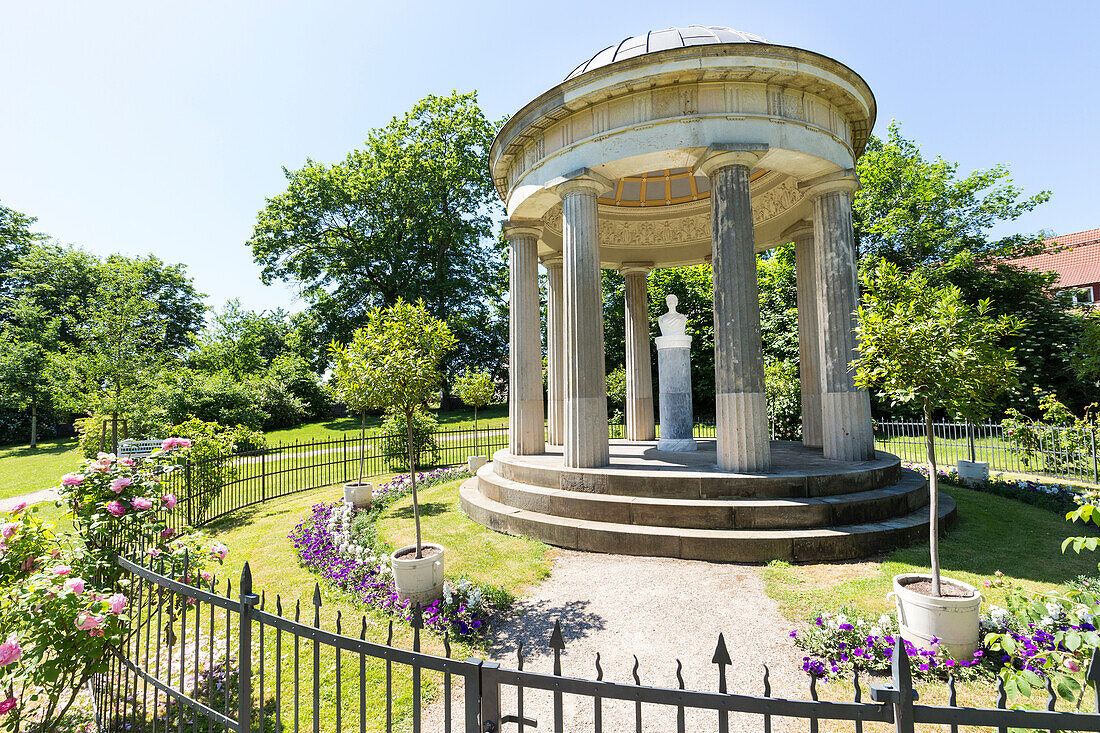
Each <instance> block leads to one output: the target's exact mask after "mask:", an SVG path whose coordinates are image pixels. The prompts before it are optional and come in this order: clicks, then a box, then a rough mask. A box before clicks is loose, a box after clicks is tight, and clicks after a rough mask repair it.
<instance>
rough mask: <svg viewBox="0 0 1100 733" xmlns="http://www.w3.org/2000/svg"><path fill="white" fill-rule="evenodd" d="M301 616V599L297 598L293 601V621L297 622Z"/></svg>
mask: <svg viewBox="0 0 1100 733" xmlns="http://www.w3.org/2000/svg"><path fill="white" fill-rule="evenodd" d="M301 618H302V599H301V598H299V599H298V600H296V601H294V620H295V622H297V621H299V620H301Z"/></svg>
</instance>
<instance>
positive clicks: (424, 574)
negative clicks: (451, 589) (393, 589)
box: [390, 542, 444, 606]
mask: <svg viewBox="0 0 1100 733" xmlns="http://www.w3.org/2000/svg"><path fill="white" fill-rule="evenodd" d="M421 547H422V548H423V549H425V550H426V549H428V548H429V547H431V548H434V549H437V550H439V552H437V553H435V554H433V555H430V556H428V557H422V558H420V559H417V558H416V555H415V553H410V554H408V555H404V557H398V555H401V554H402V553H405V552H407V551H408V550H410V549H413V550H415V549H416V545H407V546H405V547H402V548H401V549H399V550H397V552H395V553H393V555H391V556H390V567H392V568H393V583H394V585H395V586H397V597H398V598H400V599H401V600H402V601H404V600H411V601H413V603H417V602H419V603H420V605H422V606H426V605H428V604H429V603H431V602H432V601H437V600H439V599H440V598H442V597H443V559H444V558H443V554H444V553H443V547H442V546H441V545H434V544H429V543H427V542H425V543H422V544H421Z"/></svg>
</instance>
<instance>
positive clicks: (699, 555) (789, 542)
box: [459, 477, 956, 563]
mask: <svg viewBox="0 0 1100 733" xmlns="http://www.w3.org/2000/svg"><path fill="white" fill-rule="evenodd" d="M478 481H479V479H478V478H477V477H474V478H470V479H468V480H467V481H466V482H464V483H463V484H462V486H461V488H460V489H459V500H460V502H461V505H462V509H463V511H465V512H466V514H468V515H469V516H470V518H471V519H473V520H474V521H475V522H478V523H479V524H482V525H484V526H486V527H490V528H491V529H494V530H497V531H498V532H504V533H506V534H512V535H519V536H524V537H531V538H533V539H538V540H541V541H543V542H546V543H548V544H551V545H556V546H558V547H566V548H570V549H575V550H585V551H588V552H606V553H613V554H621V555H648V556H656V557H680V558H684V559H689V560H710V561H719V562H752V563H763V562H768V561H770V560H787V561H790V562H807V563H812V562H829V561H835V560H850V559H854V558H860V557H866V556H868V555H872V554H875V553H878V552H884V551H887V550H890V549H893V548H895V547H898V546H900V545H904V544H907V543H910V542H914V541H917V540H920V539H922V538H924V537H926V536H927V533H928V511H927V510H926V509H917V510H916V511H913V512H909V513H907V514H904V515H902V516H899V517H896V518H894V519H889V520H884V521H880V522H869V523H862V524H848V525H838V526H835V527H822V528H806V529H693V528H678V527H658V526H652V525H639V524H624V523H618V522H601V521H593V520H590V519H580V518H574V517H559V516H554V515H551V514H545V513H542V512H535V511H531V510H528V509H520V508H517V507H512V506H508V505H506V504H502V503H500V502H498V501H493V500H492V499H490V498H489V497H487V496H485V495H484V494H482V493H481V492H480V491H479V490H478ZM939 514H940V521H941V527H942V528H945V529H946V528H947V527H949V526H950V525H951V524H952V523H953V522H954V520H955V515H956V509H955V502H954V500H953V499H951V497H949V496H946V495H942V500H941V502H940V511H939Z"/></svg>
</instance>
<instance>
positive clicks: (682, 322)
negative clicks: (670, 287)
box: [657, 293, 688, 336]
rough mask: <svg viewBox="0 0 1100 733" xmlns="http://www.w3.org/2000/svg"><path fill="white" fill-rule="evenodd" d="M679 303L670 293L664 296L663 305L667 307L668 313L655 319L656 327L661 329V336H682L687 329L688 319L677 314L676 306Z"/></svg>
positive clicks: (681, 314)
mask: <svg viewBox="0 0 1100 733" xmlns="http://www.w3.org/2000/svg"><path fill="white" fill-rule="evenodd" d="M679 302H680V300H679V298H677V297H676V296H675V295H673V294H672V293H669V294H668V295H667V296H665V303H666V304H667V305H668V313H665V314H664V315H663V316H660V317H659V318H658V319H657V325H658V326H660V327H661V335H662V336H683V335H684V331H685V330H686V329H687V320H688V317H687V316H685V315H684V314H683V313H679V312H677V310H676V304H677V303H679Z"/></svg>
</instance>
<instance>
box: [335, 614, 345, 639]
mask: <svg viewBox="0 0 1100 733" xmlns="http://www.w3.org/2000/svg"><path fill="white" fill-rule="evenodd" d="M343 620H344V619H343V613H342V612H341V611H340V609H336V633H337V634H342V633H344V630H343V623H342V622H343Z"/></svg>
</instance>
